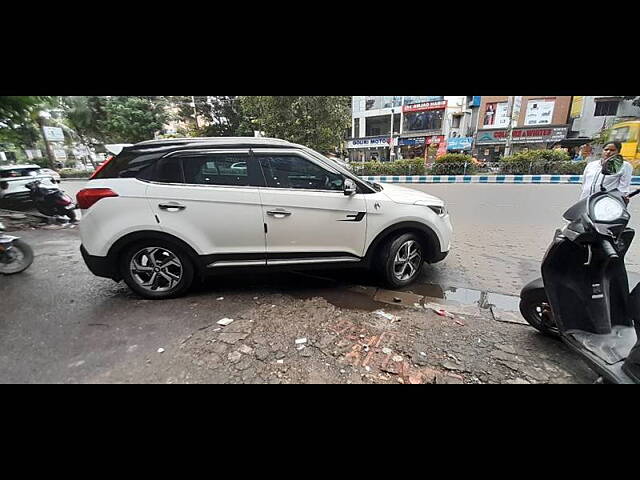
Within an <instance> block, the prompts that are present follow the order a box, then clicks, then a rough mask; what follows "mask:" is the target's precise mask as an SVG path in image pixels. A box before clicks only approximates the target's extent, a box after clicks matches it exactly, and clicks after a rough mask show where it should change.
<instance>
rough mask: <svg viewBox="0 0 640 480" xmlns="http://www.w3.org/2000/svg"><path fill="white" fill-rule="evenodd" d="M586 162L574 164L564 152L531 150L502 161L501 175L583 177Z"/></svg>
mask: <svg viewBox="0 0 640 480" xmlns="http://www.w3.org/2000/svg"><path fill="white" fill-rule="evenodd" d="M585 166H586V162H572V161H571V158H570V157H569V155H568V154H567V153H566V152H564V151H563V150H531V151H528V152H520V153H516V154H514V155H509V156H508V157H502V158H501V159H500V173H502V174H506V175H529V174H531V175H540V174H556V175H581V174H582V173H583V172H584V168H585Z"/></svg>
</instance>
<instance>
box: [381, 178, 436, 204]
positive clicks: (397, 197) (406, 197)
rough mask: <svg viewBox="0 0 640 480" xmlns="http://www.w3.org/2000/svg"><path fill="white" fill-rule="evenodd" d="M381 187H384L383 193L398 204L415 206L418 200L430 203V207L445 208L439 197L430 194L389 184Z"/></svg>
mask: <svg viewBox="0 0 640 480" xmlns="http://www.w3.org/2000/svg"><path fill="white" fill-rule="evenodd" d="M381 185H382V187H383V190H382V193H383V194H384V195H386V196H387V197H389V198H390V199H391V200H393V201H394V202H396V203H404V204H409V205H413V204H414V203H416V202H417V201H418V200H425V201H427V202H429V204H430V205H434V206H444V202H443V201H442V200H440V199H439V198H438V197H434V196H433V195H429V194H428V193H424V192H421V191H419V190H414V189H413V188H408V187H401V186H399V185H394V184H389V183H383V184H381Z"/></svg>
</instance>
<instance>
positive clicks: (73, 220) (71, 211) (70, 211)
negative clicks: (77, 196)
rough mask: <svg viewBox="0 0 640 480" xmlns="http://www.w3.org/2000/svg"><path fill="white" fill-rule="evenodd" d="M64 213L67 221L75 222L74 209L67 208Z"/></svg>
mask: <svg viewBox="0 0 640 480" xmlns="http://www.w3.org/2000/svg"><path fill="white" fill-rule="evenodd" d="M66 215H67V217H69V221H71V222H76V221H77V220H78V217H77V215H76V211H75V210H67V213H66Z"/></svg>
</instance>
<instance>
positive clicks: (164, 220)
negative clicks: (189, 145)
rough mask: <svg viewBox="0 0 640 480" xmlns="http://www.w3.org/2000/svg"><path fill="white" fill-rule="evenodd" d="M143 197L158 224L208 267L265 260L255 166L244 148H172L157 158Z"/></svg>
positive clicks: (262, 263) (259, 181) (255, 263)
mask: <svg viewBox="0 0 640 480" xmlns="http://www.w3.org/2000/svg"><path fill="white" fill-rule="evenodd" d="M154 177H155V180H154V181H151V182H150V183H149V187H148V189H147V198H148V200H149V202H150V206H151V209H152V210H153V212H154V214H155V215H156V216H157V218H158V221H159V223H160V226H161V228H162V229H163V230H164V231H165V232H167V233H170V234H172V235H175V236H177V237H179V238H181V239H183V240H185V241H186V242H187V243H189V244H190V245H192V246H193V247H194V248H195V249H196V251H197V252H198V253H199V254H200V255H206V256H210V257H211V258H208V259H206V260H207V262H208V265H209V266H210V267H211V268H215V267H224V266H241V265H265V232H264V222H263V218H262V205H261V202H260V192H259V189H258V188H259V185H260V184H263V178H262V173H261V171H260V167H259V166H258V165H257V164H256V162H255V161H253V160H251V159H250V157H249V154H248V150H231V151H201V152H183V153H176V154H174V155H171V156H169V157H165V158H163V159H161V160H159V161H158V163H157V166H156V171H155V174H154Z"/></svg>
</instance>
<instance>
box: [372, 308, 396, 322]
mask: <svg viewBox="0 0 640 480" xmlns="http://www.w3.org/2000/svg"><path fill="white" fill-rule="evenodd" d="M373 313H374V315H379V316H380V317H384V318H386V319H387V320H390V321H392V322H395V321H397V320H400V317H397V316H395V315H391V314H390V313H387V312H385V311H384V310H376V311H375V312H373Z"/></svg>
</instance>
